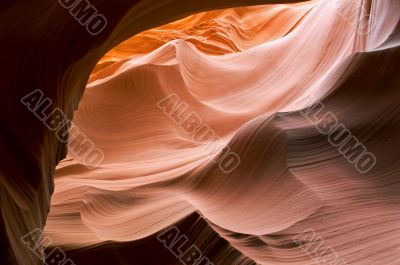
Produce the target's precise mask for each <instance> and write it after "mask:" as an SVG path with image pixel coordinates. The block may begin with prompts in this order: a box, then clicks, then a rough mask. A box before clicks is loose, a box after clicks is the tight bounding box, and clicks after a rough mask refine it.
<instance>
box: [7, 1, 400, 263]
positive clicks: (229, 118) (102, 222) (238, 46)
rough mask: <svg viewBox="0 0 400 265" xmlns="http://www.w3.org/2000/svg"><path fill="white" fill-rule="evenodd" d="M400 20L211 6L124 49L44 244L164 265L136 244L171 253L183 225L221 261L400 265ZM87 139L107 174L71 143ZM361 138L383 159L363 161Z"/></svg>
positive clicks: (91, 108)
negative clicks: (170, 243)
mask: <svg viewBox="0 0 400 265" xmlns="http://www.w3.org/2000/svg"><path fill="white" fill-rule="evenodd" d="M399 25H400V3H399V2H398V1H396V0H388V1H352V0H351V1H350V0H348V1H347V0H342V1H330V0H321V1H310V2H303V3H295V4H279V5H266V6H253V7H240V8H233V9H221V10H216V11H209V12H205V13H198V14H195V15H191V16H188V17H185V18H183V19H181V20H177V21H175V22H172V23H170V24H166V25H163V26H160V27H158V28H154V29H151V30H148V31H144V32H142V33H140V34H138V35H135V36H134V37H131V38H129V39H127V40H126V41H124V42H122V43H120V44H119V45H117V46H116V47H115V48H113V49H112V50H111V51H109V52H108V53H107V54H106V55H105V56H104V57H103V58H102V59H100V61H99V62H98V64H97V65H96V67H95V68H94V70H93V72H92V74H91V75H90V77H89V82H88V84H87V86H86V89H85V90H84V94H83V96H82V99H81V100H80V102H79V106H78V108H77V110H76V111H75V113H74V117H73V123H74V126H75V127H74V128H73V129H71V131H70V135H69V137H70V144H69V150H68V154H67V156H66V158H65V159H64V160H62V161H61V162H60V163H59V164H58V166H57V168H56V170H55V176H54V184H55V190H54V193H53V195H52V197H51V207H50V212H49V214H48V218H47V222H46V226H45V235H46V236H49V237H50V238H51V239H52V241H53V247H54V246H61V247H63V248H64V249H66V250H68V251H69V254H70V255H71V257H72V258H73V259H74V261H75V262H76V263H77V264H79V261H80V260H84V259H85V258H84V257H85V255H93V252H95V253H102V252H104V251H109V250H110V249H112V251H115V249H119V250H118V251H121V254H120V255H121V256H120V257H119V258H116V260H117V261H116V263H115V264H130V263H129V262H131V261H132V260H129V259H127V258H126V259H125V260H124V257H129V255H132V259H133V262H136V263H138V264H154V262H162V261H155V260H154V259H152V258H149V257H145V256H141V255H139V254H138V251H139V250H140V251H144V252H146V251H149V252H151V251H152V249H153V250H154V249H157V251H158V252H160V253H161V252H162V251H163V250H161V249H160V246H161V247H162V246H163V245H162V243H160V242H158V241H157V239H156V235H157V234H159V233H160V231H162V230H163V229H166V228H168V227H170V226H172V225H177V226H178V227H179V228H180V229H181V231H183V232H184V233H185V234H186V235H188V238H189V241H190V242H191V243H193V244H196V245H197V246H198V247H199V248H200V249H201V251H202V252H203V253H204V254H205V255H207V256H208V258H210V260H211V261H212V262H213V263H214V264H255V263H256V264H282V265H283V264H299V265H300V264H309V265H311V264H315V263H316V262H317V263H318V262H322V260H323V261H325V263H326V264H356V265H364V264H385V265H396V264H398V262H399V260H400V251H399V250H400V240H399V232H400V221H399V217H400V208H399V205H400V204H399V203H400V194H399V189H400V182H399V179H398V175H399V173H400V168H399V163H398V161H399V158H400V151H399V150H400V140H399V135H400V134H399V133H400V127H399V124H400V123H399V122H400V121H399V114H400V108H399V102H400V94H399V92H398V89H399V88H400V78H399V75H398V73H399V69H400V48H399V44H400V26H399ZM334 125H335V126H336V128H337V126H339V125H340V126H342V127H343V128H344V130H343V133H342V135H344V134H345V131H346V133H350V134H349V139H350V137H353V138H351V139H353V140H354V141H355V142H356V144H354V145H348V146H345V143H344V141H343V144H340V136H341V135H340V134H336V136H337V138H336V139H334V137H333V136H331V134H330V132H331V131H332V130H333V127H334ZM77 128H79V131H80V132H81V133H82V134H83V135H84V136H85V137H75V136H76V135H75V132H76V129H77ZM74 130H75V131H74ZM88 139H89V140H90V141H91V142H92V143H93V144H94V145H95V146H96V148H98V149H99V150H101V152H102V154H103V155H104V160H102V161H101V163H100V165H98V166H96V167H93V165H92V164H91V163H89V162H88V161H86V160H82V159H81V157H80V156H79V153H80V152H76V150H75V151H74V150H73V149H74V147H76V146H78V147H79V146H85V143H86V142H87V140H88ZM360 145H362V146H363V147H365V150H366V151H368V154H370V155H371V156H373V158H374V159H375V160H374V161H375V162H374V163H373V164H368V163H369V161H371V160H368V161H367V160H365V161H364V162H365V163H362V161H361V160H357V161H361V162H357V161H355V159H354V157H353V156H359V157H360V159H361V155H362V154H360V153H357V152H358V149H357V148H359V146H360ZM227 150H228V151H227ZM364 153H365V152H364ZM227 154H232V155H231V158H232V160H229V159H227V158H226V155H227ZM369 166H370V167H369ZM367 167H368V168H367ZM366 169H368V170H366ZM3 211H4V210H3ZM305 231H312V233H313V235H314V236H316V237H318V238H319V239H321V240H322V242H323V247H322V249H323V251H321V248H320V249H319V252H318V253H317V254H318V255H316V251H315V250H313V249H311V250H310V245H307V242H308V243H310V242H311V241H313V238H310V237H309V234H305ZM307 233H308V232H307ZM304 245H306V246H308V247H304ZM210 246H211V247H210ZM126 248H129V250H128V251H126V250H125V251H124V250H123V249H126ZM129 252H130V253H129ZM132 253H135V254H132ZM168 255H170V256H168ZM171 255H172V254H171V253H162V255H160V259H161V257H163V258H162V259H163V260H164V263H159V264H179V260H177V259H175V257H173V258H172V259H171ZM95 256H96V255H94V257H95ZM117 256H118V255H117ZM174 259H175V260H174ZM86 262H87V261H86ZM335 262H336V263H335Z"/></svg>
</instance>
